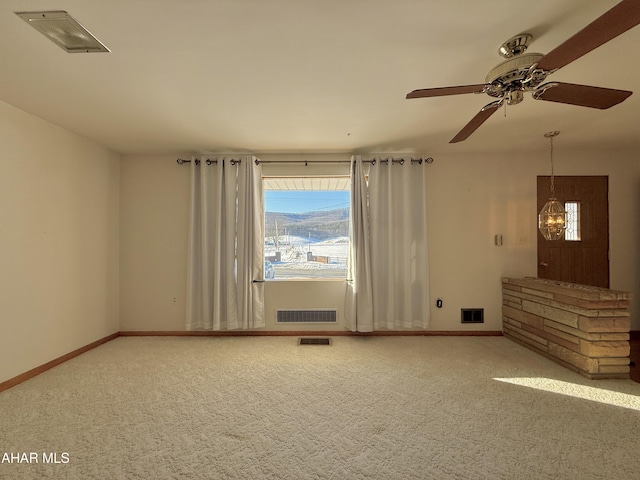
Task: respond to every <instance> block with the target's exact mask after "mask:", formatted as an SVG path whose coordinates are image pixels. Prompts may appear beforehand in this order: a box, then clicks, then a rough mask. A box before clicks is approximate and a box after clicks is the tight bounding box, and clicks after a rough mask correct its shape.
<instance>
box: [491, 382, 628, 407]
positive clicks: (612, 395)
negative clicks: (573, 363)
mask: <svg viewBox="0 0 640 480" xmlns="http://www.w3.org/2000/svg"><path fill="white" fill-rule="evenodd" d="M494 380H497V381H498V382H504V383H510V384H512V385H518V386H521V387H529V388H534V389H536V390H542V391H545V392H551V393H558V394H560V395H567V396H570V397H575V398H581V399H583V400H591V401H593V402H599V403H604V404H607V405H613V406H616V407H622V408H628V409H630V410H638V411H640V397H638V396H635V395H629V394H627V393H622V392H616V391H613V390H606V389H603V388H595V387H589V386H587V385H580V384H577V383H569V382H563V381H561V380H553V379H551V378H541V377H517V378H494Z"/></svg>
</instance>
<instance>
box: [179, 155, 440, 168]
mask: <svg viewBox="0 0 640 480" xmlns="http://www.w3.org/2000/svg"><path fill="white" fill-rule="evenodd" d="M223 160H225V159H224V158H223ZM176 162H177V163H178V165H184V164H185V163H191V160H184V159H182V158H178V159H177V160H176ZM377 162H380V163H384V164H386V165H388V164H389V162H391V163H392V164H394V163H398V164H400V165H404V162H405V159H404V158H384V159H376V158H372V159H371V160H363V163H370V164H371V165H375V164H376V163H377ZM422 162H425V163H428V164H431V163H433V158H431V157H427V158H422V157H420V158H412V159H411V164H412V165H413V164H414V163H417V164H419V165H422ZM212 163H216V164H217V163H218V160H211V159H209V158H207V160H206V164H207V165H211V164H212ZM229 163H231V165H236V164H238V163H242V160H234V159H231V160H230V161H229ZM255 163H256V165H261V164H263V163H265V164H267V163H270V164H279V165H286V164H294V163H298V164H299V163H304V165H305V167H306V166H308V165H309V163H314V164H320V163H351V160H318V161H312V162H309V161H308V160H293V161H289V162H287V161H282V160H260V159H258V158H256V159H255ZM196 165H200V160H198V159H196Z"/></svg>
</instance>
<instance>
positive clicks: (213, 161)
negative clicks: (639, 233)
mask: <svg viewBox="0 0 640 480" xmlns="http://www.w3.org/2000/svg"><path fill="white" fill-rule="evenodd" d="M222 160H223V161H224V160H226V158H223V159H222ZM176 162H177V163H178V165H184V164H185V163H191V160H185V159H183V158H179V159H177V160H176ZM205 163H206V164H207V165H211V164H212V163H215V164H217V163H218V160H211V159H210V158H207V159H206V160H205ZM229 163H231V165H236V164H239V163H242V160H234V159H233V158H232V159H231V160H229ZM196 165H200V160H199V159H197V158H196Z"/></svg>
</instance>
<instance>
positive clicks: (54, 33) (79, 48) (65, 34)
mask: <svg viewBox="0 0 640 480" xmlns="http://www.w3.org/2000/svg"><path fill="white" fill-rule="evenodd" d="M16 15H18V16H19V17H20V18H22V19H23V20H24V21H25V22H27V23H28V24H29V25H31V26H32V27H33V28H35V29H36V30H38V31H39V32H40V33H42V34H43V35H44V36H45V37H47V38H48V39H49V40H51V41H52V42H53V43H55V44H56V45H58V46H59V47H60V48H62V49H64V50H65V51H66V52H68V53H92V52H109V51H110V50H109V49H108V48H107V47H106V46H105V45H104V44H103V43H102V42H101V41H100V40H98V39H97V38H96V37H95V36H94V35H93V34H91V32H89V31H88V30H87V29H86V28H85V27H83V26H82V25H81V24H80V23H79V22H78V21H77V20H75V19H74V18H73V17H72V16H71V15H69V14H68V13H67V12H65V11H64V10H55V11H46V12H16Z"/></svg>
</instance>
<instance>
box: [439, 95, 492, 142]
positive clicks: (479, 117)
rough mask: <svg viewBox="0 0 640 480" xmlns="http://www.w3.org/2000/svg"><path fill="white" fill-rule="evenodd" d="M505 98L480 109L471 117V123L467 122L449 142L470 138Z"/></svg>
mask: <svg viewBox="0 0 640 480" xmlns="http://www.w3.org/2000/svg"><path fill="white" fill-rule="evenodd" d="M503 101H504V99H502V100H498V101H497V102H491V103H490V104H489V105H485V106H484V107H483V108H482V110H480V111H479V112H478V113H477V114H476V116H475V117H473V118H472V119H471V121H470V122H469V123H467V124H466V125H465V126H464V128H463V129H462V130H460V131H459V132H458V134H457V135H456V136H455V137H453V138H452V139H451V141H450V142H449V143H458V142H461V141H463V140H466V139H467V138H469V135H471V134H472V133H473V132H475V131H476V130H477V129H478V127H480V125H482V124H483V123H484V122H486V121H487V119H488V118H489V117H490V116H491V115H493V114H494V113H495V112H496V111H497V110H498V108H500V107H501V106H502V103H503Z"/></svg>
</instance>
